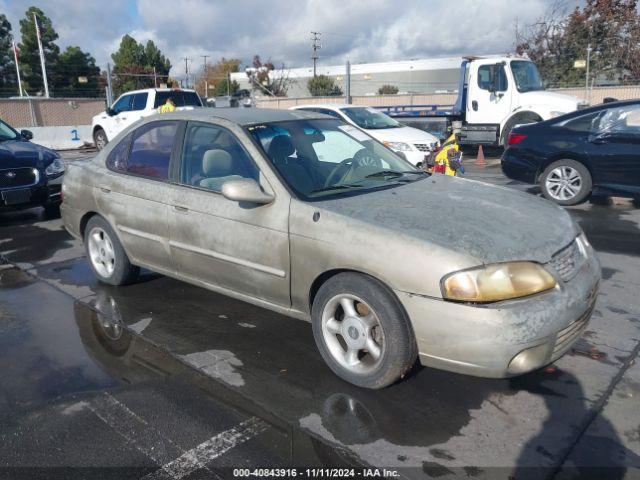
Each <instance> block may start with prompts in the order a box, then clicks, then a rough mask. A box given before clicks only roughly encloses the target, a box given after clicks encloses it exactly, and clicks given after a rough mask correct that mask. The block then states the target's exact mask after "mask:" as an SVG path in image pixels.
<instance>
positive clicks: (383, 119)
mask: <svg viewBox="0 0 640 480" xmlns="http://www.w3.org/2000/svg"><path fill="white" fill-rule="evenodd" d="M340 111H341V112H343V113H344V114H345V115H346V116H347V117H349V118H350V119H351V120H353V123H355V124H356V125H358V126H359V127H360V128H367V129H371V130H374V129H382V128H398V127H401V126H402V125H400V124H399V123H398V122H396V121H395V120H394V119H393V118H391V117H390V116H388V115H385V114H384V113H382V112H379V111H378V110H376V109H375V108H371V107H360V108H342V109H340Z"/></svg>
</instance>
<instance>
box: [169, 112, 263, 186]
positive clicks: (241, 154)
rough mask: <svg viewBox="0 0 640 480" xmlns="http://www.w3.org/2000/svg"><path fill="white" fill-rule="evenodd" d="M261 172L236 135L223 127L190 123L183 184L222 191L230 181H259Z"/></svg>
mask: <svg viewBox="0 0 640 480" xmlns="http://www.w3.org/2000/svg"><path fill="white" fill-rule="evenodd" d="M259 176H260V175H259V170H258V168H257V167H256V166H255V164H254V163H253V161H252V160H251V158H250V157H249V154H248V153H247V152H246V150H245V149H244V148H243V147H242V145H241V144H240V142H239V141H238V139H237V138H236V137H235V135H234V134H233V133H231V132H230V131H229V130H227V129H226V128H224V127H221V126H218V125H212V124H206V123H197V122H190V123H189V124H188V125H187V129H186V132H185V138H184V146H183V149H182V166H181V174H180V177H181V182H182V183H183V184H185V185H191V186H194V187H200V188H206V189H208V190H213V191H220V190H221V189H222V185H223V184H224V183H225V182H227V181H229V180H238V179H242V178H251V179H253V180H256V181H258V179H259Z"/></svg>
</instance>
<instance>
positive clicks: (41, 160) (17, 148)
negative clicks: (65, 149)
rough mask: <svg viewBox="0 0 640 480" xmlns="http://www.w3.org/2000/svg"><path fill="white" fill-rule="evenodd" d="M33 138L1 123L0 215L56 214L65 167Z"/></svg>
mask: <svg viewBox="0 0 640 480" xmlns="http://www.w3.org/2000/svg"><path fill="white" fill-rule="evenodd" d="M32 138H33V134H32V133H31V132H30V131H29V130H22V131H21V132H20V133H18V132H17V131H16V130H14V129H13V128H12V127H10V126H9V125H7V124H6V123H5V122H3V121H2V120H0V212H3V211H7V210H18V209H23V208H32V207H38V206H41V207H44V208H45V210H46V211H47V213H48V214H50V215H55V214H57V213H58V212H59V209H60V202H61V201H62V198H61V187H62V175H63V174H64V170H65V167H64V163H63V162H62V161H61V160H60V156H59V155H58V153H57V152H55V151H53V150H51V149H49V148H46V147H43V146H41V145H36V144H35V143H32V142H30V141H29V140H31V139H32Z"/></svg>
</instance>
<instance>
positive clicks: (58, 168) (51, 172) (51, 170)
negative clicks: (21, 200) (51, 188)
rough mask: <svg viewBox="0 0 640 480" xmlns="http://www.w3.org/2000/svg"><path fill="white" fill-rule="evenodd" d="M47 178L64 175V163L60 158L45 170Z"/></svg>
mask: <svg viewBox="0 0 640 480" xmlns="http://www.w3.org/2000/svg"><path fill="white" fill-rule="evenodd" d="M44 173H46V174H47V177H57V176H58V175H61V174H63V173H64V163H63V162H62V160H60V159H59V158H56V159H55V160H54V161H53V162H51V163H50V164H49V166H48V167H47V168H46V169H45V170H44Z"/></svg>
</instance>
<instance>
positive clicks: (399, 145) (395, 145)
mask: <svg viewBox="0 0 640 480" xmlns="http://www.w3.org/2000/svg"><path fill="white" fill-rule="evenodd" d="M384 144H385V146H387V147H389V148H390V149H391V150H398V151H400V152H409V151H411V147H410V146H409V144H408V143H404V142H384Z"/></svg>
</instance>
